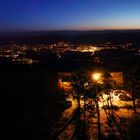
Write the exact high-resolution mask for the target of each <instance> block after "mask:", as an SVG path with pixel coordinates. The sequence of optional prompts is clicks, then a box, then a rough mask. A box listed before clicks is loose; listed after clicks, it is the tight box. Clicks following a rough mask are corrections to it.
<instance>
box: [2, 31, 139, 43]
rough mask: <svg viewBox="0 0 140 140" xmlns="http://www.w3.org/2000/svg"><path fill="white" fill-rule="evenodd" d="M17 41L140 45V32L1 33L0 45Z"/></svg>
mask: <svg viewBox="0 0 140 140" xmlns="http://www.w3.org/2000/svg"><path fill="white" fill-rule="evenodd" d="M10 41H15V42H18V43H31V44H32V43H33V44H36V43H53V42H57V41H72V42H75V43H96V42H107V41H110V42H116V43H126V42H132V43H140V30H104V31H36V32H17V33H0V44H5V43H9V42H10Z"/></svg>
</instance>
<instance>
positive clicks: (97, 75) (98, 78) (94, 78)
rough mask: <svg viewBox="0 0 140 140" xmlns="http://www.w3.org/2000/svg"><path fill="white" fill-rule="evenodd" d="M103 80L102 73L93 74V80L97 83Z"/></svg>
mask: <svg viewBox="0 0 140 140" xmlns="http://www.w3.org/2000/svg"><path fill="white" fill-rule="evenodd" d="M100 78H101V73H93V74H92V79H93V80H94V81H96V82H98V81H99V80H100Z"/></svg>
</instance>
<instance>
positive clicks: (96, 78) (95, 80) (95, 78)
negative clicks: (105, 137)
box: [92, 73, 102, 140]
mask: <svg viewBox="0 0 140 140" xmlns="http://www.w3.org/2000/svg"><path fill="white" fill-rule="evenodd" d="M101 75H102V74H101V73H93V74H92V80H93V83H94V94H95V95H96V100H95V102H96V109H97V115H98V140H101V127H100V111H99V103H98V97H97V87H96V86H97V83H99V82H100V80H101Z"/></svg>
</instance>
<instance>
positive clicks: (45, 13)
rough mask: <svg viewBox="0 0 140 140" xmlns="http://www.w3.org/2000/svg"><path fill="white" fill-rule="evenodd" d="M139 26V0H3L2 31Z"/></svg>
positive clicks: (1, 1) (0, 11)
mask: <svg viewBox="0 0 140 140" xmlns="http://www.w3.org/2000/svg"><path fill="white" fill-rule="evenodd" d="M71 29H72V30H93V29H95V30H104V29H140V0H0V31H11V30H13V31H16V30H17V31H32V30H43V31H45V30H71Z"/></svg>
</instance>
